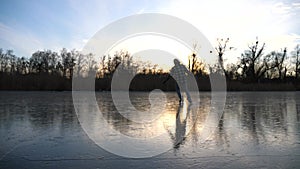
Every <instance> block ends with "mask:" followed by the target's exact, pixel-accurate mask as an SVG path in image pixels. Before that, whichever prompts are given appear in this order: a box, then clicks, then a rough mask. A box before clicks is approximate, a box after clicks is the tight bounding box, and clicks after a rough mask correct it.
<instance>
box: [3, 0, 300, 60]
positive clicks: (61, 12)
mask: <svg viewBox="0 0 300 169" xmlns="http://www.w3.org/2000/svg"><path fill="white" fill-rule="evenodd" d="M0 11H1V12H0V48H3V49H5V50H6V49H13V50H14V51H15V54H16V55H18V56H25V57H30V56H31V54H32V53H33V52H34V51H37V50H44V49H51V50H55V51H59V50H60V49H62V48H63V47H65V48H67V49H73V48H76V49H79V50H80V49H82V48H83V47H84V45H85V44H86V42H87V41H88V40H89V39H90V38H91V37H92V36H93V35H94V34H95V33H96V32H97V31H99V30H100V29H101V28H103V27H104V26H106V25H107V24H109V23H111V22H113V21H116V20H118V19H120V18H123V17H126V16H130V15H134V14H140V13H149V12H151V13H152V12H155V13H162V14H168V15H173V16H175V17H178V18H180V19H183V20H186V21H188V22H189V23H191V24H193V25H194V26H196V27H197V28H198V29H199V30H200V31H201V32H202V33H203V34H204V35H205V36H206V37H207V38H208V40H209V41H210V42H211V43H212V44H213V45H216V40H217V38H224V39H225V38H230V41H229V45H230V46H233V47H234V50H232V51H228V52H227V55H226V56H227V57H228V58H227V59H228V60H234V58H237V57H239V56H240V54H241V53H242V52H243V51H244V50H245V49H247V48H248V45H249V44H251V43H253V42H255V41H256V38H258V40H259V41H260V42H265V43H266V51H272V50H276V51H280V50H281V49H282V48H284V47H287V48H288V50H289V51H291V50H293V48H294V47H295V46H296V44H297V43H300V19H298V18H299V16H300V2H299V1H298V2H297V1H292V0H260V1H259V0H251V1H245V0H239V1H237V0H227V1H222V0H209V1H208V0H206V1H202V0H170V1H162V0H136V1H135V0H132V1H129V0H128V1H125V0H89V1H86V0H51V1H50V0H26V1H23V0H2V1H1V5H0ZM230 57H231V58H230Z"/></svg>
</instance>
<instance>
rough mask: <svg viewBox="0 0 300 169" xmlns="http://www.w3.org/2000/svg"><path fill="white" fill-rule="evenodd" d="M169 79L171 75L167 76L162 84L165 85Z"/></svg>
mask: <svg viewBox="0 0 300 169" xmlns="http://www.w3.org/2000/svg"><path fill="white" fill-rule="evenodd" d="M170 78H171V75H170V74H169V75H168V77H167V79H166V80H164V81H163V84H165V83H166V82H167V81H168V80H169V79H170Z"/></svg>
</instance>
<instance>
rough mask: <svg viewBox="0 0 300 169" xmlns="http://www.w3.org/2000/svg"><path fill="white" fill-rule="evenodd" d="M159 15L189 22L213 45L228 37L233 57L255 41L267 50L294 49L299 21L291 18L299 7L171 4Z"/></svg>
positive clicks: (181, 0) (218, 0)
mask: <svg viewBox="0 0 300 169" xmlns="http://www.w3.org/2000/svg"><path fill="white" fill-rule="evenodd" d="M160 12H162V13H166V14H171V15H173V16H177V17H179V18H182V19H184V20H186V21H188V22H190V23H191V24H193V25H194V26H196V27H197V28H198V29H199V30H200V31H202V32H203V34H204V35H205V36H206V37H207V38H208V39H209V40H210V41H211V43H212V44H214V45H215V44H216V39H217V38H227V37H229V38H230V45H232V46H234V47H236V48H237V50H236V51H235V52H230V54H231V55H233V56H235V57H238V56H240V53H241V52H243V50H245V49H247V48H248V44H251V43H252V42H255V40H256V37H258V39H259V40H260V42H266V45H267V46H268V50H279V49H278V48H283V47H291V46H293V45H296V43H297V37H299V35H300V32H299V29H296V28H297V27H299V26H297V25H296V24H295V23H297V22H299V21H297V17H296V18H295V16H294V15H299V3H284V2H279V1H277V2H276V1H258V0H254V1H250V2H249V1H246V0H241V1H234V0H228V1H222V0H211V1H197V0H190V1H188V0H174V1H172V2H170V3H169V4H167V5H166V6H164V7H162V8H161V9H160ZM295 27H296V28H295ZM190 45H191V44H190Z"/></svg>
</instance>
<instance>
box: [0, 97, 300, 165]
mask: <svg viewBox="0 0 300 169" xmlns="http://www.w3.org/2000/svg"><path fill="white" fill-rule="evenodd" d="M148 96H149V95H148V93H147V92H134V93H131V95H130V98H131V102H132V104H133V106H134V108H135V109H137V110H138V111H141V112H143V111H147V110H148V109H149V108H150V102H149V99H148ZM166 98H167V102H166V103H165V107H164V109H163V112H160V111H159V110H161V109H162V108H161V109H160V107H159V106H157V107H154V110H153V111H154V112H160V113H158V114H155V113H152V114H149V113H148V114H146V113H145V114H139V116H141V117H137V116H135V115H134V114H132V113H131V111H130V110H127V112H126V107H123V109H124V111H125V114H120V113H118V111H117V110H116V108H115V107H114V104H113V102H112V99H111V96H110V95H109V93H108V92H98V93H96V100H97V104H98V106H99V110H100V111H101V112H102V116H101V117H102V118H103V119H104V120H105V123H107V125H108V126H109V128H110V129H111V130H114V131H116V133H119V134H120V135H125V136H127V137H129V138H138V139H139V138H141V139H146V140H147V139H149V140H148V141H150V142H151V138H155V136H156V135H157V134H158V135H159V134H161V133H167V134H166V135H165V137H162V138H160V139H158V140H155V139H154V140H155V141H156V142H153V145H154V146H153V147H152V148H151V147H145V149H146V151H148V150H149V151H151V150H152V149H157V150H160V149H163V148H165V147H168V146H169V147H170V148H169V149H168V150H167V151H165V152H161V153H160V154H159V155H157V156H154V157H150V158H135V159H133V158H125V157H122V156H118V155H115V154H113V153H111V152H109V151H107V150H105V149H103V148H101V147H100V146H98V145H97V144H96V143H95V142H94V141H93V140H92V139H90V137H89V134H91V133H89V134H87V133H85V132H84V130H83V129H82V127H81V125H80V122H79V120H78V118H77V115H76V112H75V110H74V106H73V100H72V93H71V92H0V145H1V146H0V168H1V169H2V168H30V169H32V168H44V169H45V168H300V93H299V92H229V93H227V98H226V105H225V109H224V114H223V115H222V117H221V119H220V121H218V123H217V125H216V127H215V128H214V131H213V132H212V133H211V134H210V135H209V137H207V138H206V139H205V140H202V139H200V138H201V134H203V128H204V125H205V122H206V121H205V120H206V118H207V117H208V113H209V111H210V109H211V107H210V101H211V100H210V93H206V92H203V93H200V104H194V105H189V104H188V103H184V104H182V105H179V104H178V100H177V95H176V93H173V92H169V93H166ZM86 109H87V112H88V111H89V107H87V108H86ZM132 116H134V117H132ZM125 117H126V118H125ZM94 118H95V119H97V118H98V117H94ZM128 118H129V119H130V118H133V120H128ZM143 118H144V119H148V121H146V122H144V123H139V122H138V121H139V120H141V119H143ZM92 119H93V118H92ZM154 121H157V122H155V123H154ZM148 124H149V125H148ZM90 126H94V128H95V129H98V128H99V127H101V126H102V124H97V123H95V121H93V124H92V123H91V125H90ZM100 129H101V128H100ZM98 131H99V130H93V131H92V134H94V135H95V136H96V137H99V138H96V139H98V140H99V141H100V142H101V141H102V142H105V143H111V142H114V141H116V140H118V139H119V138H120V135H117V134H111V133H109V132H106V133H105V132H104V133H101V135H100V134H99V136H97V135H96V134H97V132H98ZM95 133H96V134H95ZM120 144H123V143H122V142H120ZM124 144H126V143H124ZM150 145H151V144H150Z"/></svg>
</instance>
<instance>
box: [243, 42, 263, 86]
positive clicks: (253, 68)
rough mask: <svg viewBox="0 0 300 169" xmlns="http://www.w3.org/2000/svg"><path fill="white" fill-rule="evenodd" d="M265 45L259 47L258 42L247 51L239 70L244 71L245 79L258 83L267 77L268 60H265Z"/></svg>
mask: <svg viewBox="0 0 300 169" xmlns="http://www.w3.org/2000/svg"><path fill="white" fill-rule="evenodd" d="M264 48H265V43H264V44H263V45H262V46H259V42H258V40H257V41H256V42H255V44H253V45H249V50H246V51H245V52H244V53H243V54H242V55H241V59H240V64H239V68H241V69H242V74H243V76H244V77H245V78H249V79H250V80H251V81H257V80H259V79H260V78H261V77H263V76H264V75H265V72H266V71H267V67H266V62H267V61H268V60H266V59H265V58H263V51H264Z"/></svg>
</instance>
